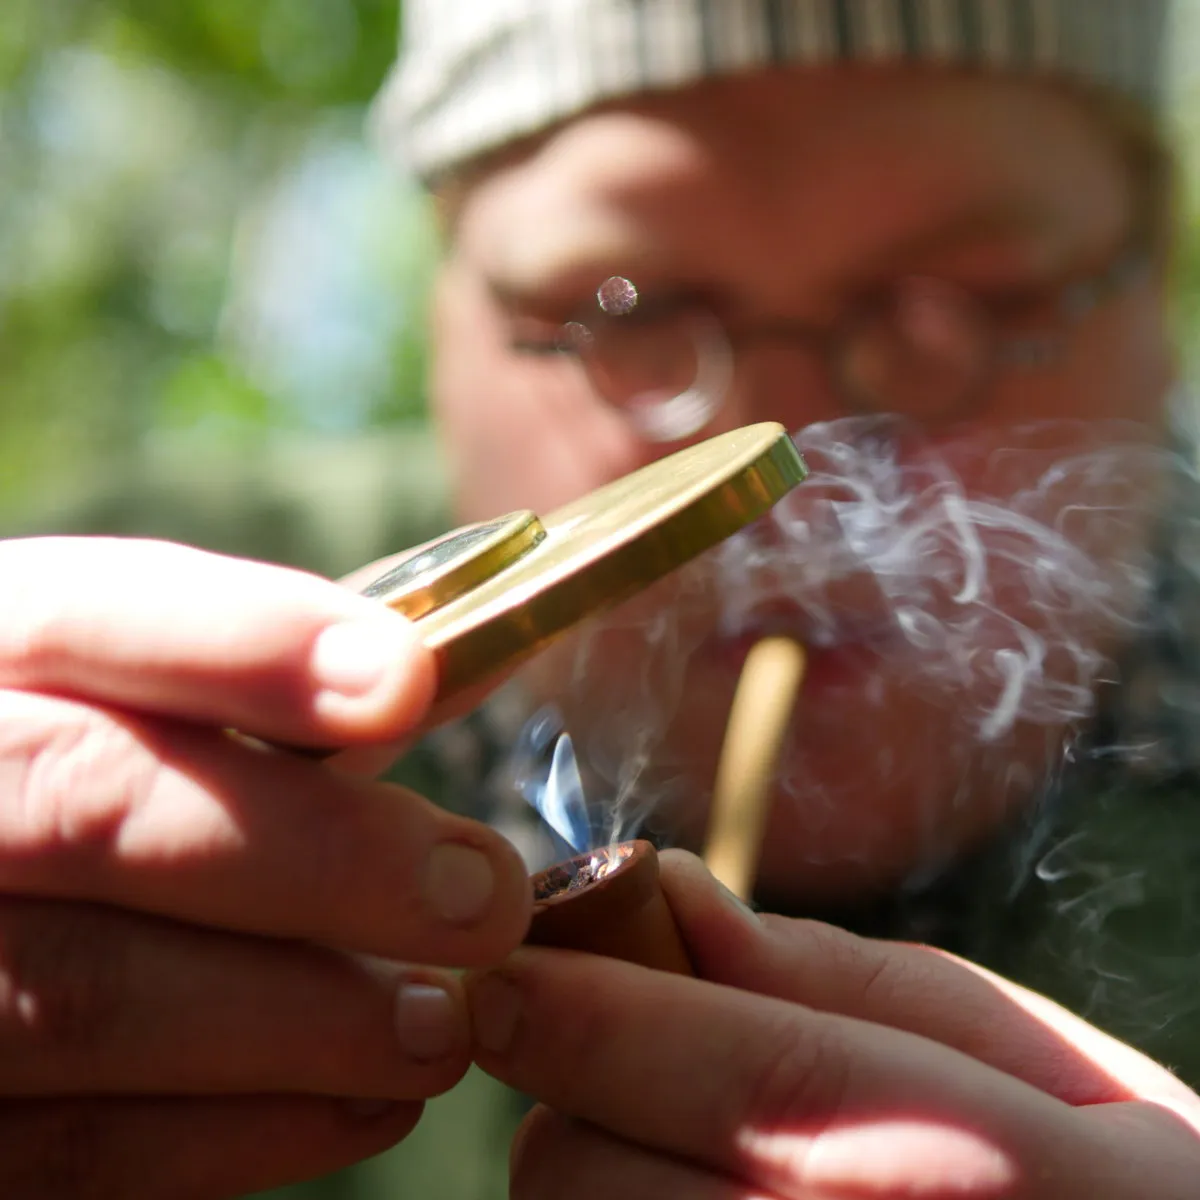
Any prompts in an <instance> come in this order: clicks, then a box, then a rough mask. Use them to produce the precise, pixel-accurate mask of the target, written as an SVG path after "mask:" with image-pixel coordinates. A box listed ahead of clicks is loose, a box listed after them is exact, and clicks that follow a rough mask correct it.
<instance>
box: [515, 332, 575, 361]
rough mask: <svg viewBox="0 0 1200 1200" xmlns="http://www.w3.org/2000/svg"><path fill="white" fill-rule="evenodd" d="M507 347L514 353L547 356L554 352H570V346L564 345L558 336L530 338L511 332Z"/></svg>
mask: <svg viewBox="0 0 1200 1200" xmlns="http://www.w3.org/2000/svg"><path fill="white" fill-rule="evenodd" d="M508 348H509V349H510V350H511V351H512V352H513V353H514V354H530V355H539V356H544V357H546V358H549V357H550V356H551V355H555V354H570V353H571V352H572V347H571V346H569V345H564V344H563V342H562V341H561V340H560V339H559V338H531V337H521V336H519V335H517V334H513V335H512V336H511V337H510V338H509V339H508Z"/></svg>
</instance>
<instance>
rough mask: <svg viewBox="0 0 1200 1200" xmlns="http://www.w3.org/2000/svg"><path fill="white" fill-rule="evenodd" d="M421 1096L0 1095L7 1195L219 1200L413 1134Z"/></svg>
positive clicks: (321, 1169)
mask: <svg viewBox="0 0 1200 1200" xmlns="http://www.w3.org/2000/svg"><path fill="white" fill-rule="evenodd" d="M420 1115H421V1106H420V1105H419V1104H398V1105H394V1106H389V1107H386V1108H383V1109H382V1111H381V1110H380V1108H379V1106H378V1105H375V1104H364V1103H358V1102H354V1101H345V1100H325V1099H315V1098H295V1097H284V1098H280V1097H251V1098H245V1099H231V1100H230V1099H213V1100H99V1099H96V1100H34V1101H4V1102H2V1103H0V1195H4V1196H14V1197H16V1196H19V1197H21V1200H63V1198H64V1197H68V1196H69V1197H71V1200H111V1198H113V1197H120V1198H121V1200H223V1198H225V1197H235V1196H244V1195H246V1194H247V1193H250V1192H259V1191H262V1190H264V1189H266V1188H272V1187H280V1186H282V1185H284V1184H288V1183H294V1182H298V1181H300V1180H303V1179H311V1178H313V1177H315V1176H318V1175H324V1174H327V1173H329V1172H331V1171H335V1170H338V1169H339V1168H341V1167H345V1166H349V1165H350V1164H351V1163H355V1162H358V1161H359V1160H361V1159H363V1158H367V1157H370V1156H372V1155H375V1154H379V1153H381V1152H382V1151H383V1150H385V1149H387V1148H388V1147H389V1146H392V1145H394V1144H395V1143H396V1142H398V1141H400V1140H401V1139H402V1138H404V1137H406V1136H407V1135H408V1134H409V1133H410V1132H411V1131H412V1128H413V1126H415V1125H416V1123H417V1121H418V1119H419V1118H420Z"/></svg>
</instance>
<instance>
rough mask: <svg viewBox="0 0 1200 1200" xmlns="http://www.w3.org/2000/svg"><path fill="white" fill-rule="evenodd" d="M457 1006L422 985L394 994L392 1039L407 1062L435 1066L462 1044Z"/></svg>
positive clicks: (438, 990) (443, 993)
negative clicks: (397, 1040) (393, 1031)
mask: <svg viewBox="0 0 1200 1200" xmlns="http://www.w3.org/2000/svg"><path fill="white" fill-rule="evenodd" d="M462 1025H463V1020H462V1016H461V1015H460V1013H459V1009H458V1006H457V1005H456V1004H455V1003H454V1001H453V999H452V998H451V997H450V995H449V993H448V992H446V991H444V990H443V989H442V988H440V987H434V986H433V985H432V984H424V983H406V984H403V985H402V986H401V988H400V990H399V991H398V992H397V993H396V1036H397V1037H398V1038H399V1039H400V1046H401V1048H402V1049H403V1050H404V1053H405V1054H407V1055H408V1056H409V1058H413V1059H416V1061H417V1062H424V1063H428V1062H437V1060H438V1059H441V1058H445V1057H446V1056H447V1055H448V1054H449V1053H450V1052H451V1051H452V1050H453V1049H454V1047H455V1046H457V1045H462V1044H464V1043H465V1042H466V1040H467V1039H466V1030H465V1029H464V1028H462Z"/></svg>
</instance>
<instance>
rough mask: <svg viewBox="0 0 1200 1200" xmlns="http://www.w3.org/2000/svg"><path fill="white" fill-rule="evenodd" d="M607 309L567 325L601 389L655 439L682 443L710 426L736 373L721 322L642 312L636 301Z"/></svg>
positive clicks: (696, 315) (690, 314)
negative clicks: (588, 319)
mask: <svg viewBox="0 0 1200 1200" xmlns="http://www.w3.org/2000/svg"><path fill="white" fill-rule="evenodd" d="M612 282H613V281H612V280H609V281H608V282H607V283H606V284H605V287H606V288H608V287H609V285H611V284H612ZM623 282H624V281H623ZM610 290H614V289H611V288H610ZM633 294H634V296H636V292H634V293H633ZM603 295H604V288H602V289H601V296H602V297H603ZM601 307H602V308H604V309H605V311H604V312H603V313H602V314H601V315H599V316H598V317H597V318H596V319H595V320H594V321H592V322H590V323H589V324H588V325H587V326H583V325H581V324H578V323H573V324H572V325H570V326H568V327H567V332H568V335H569V337H570V340H571V344H572V346H573V348H574V350H575V351H576V353H578V355H579V358H580V361H581V362H582V363H583V367H584V370H585V371H586V372H587V376H588V380H589V382H590V383H591V386H592V387H593V388H594V389H595V390H596V392H597V393H598V394H599V395H600V396H601V397H602V398H603V399H604V400H606V401H607V402H608V403H609V404H611V405H613V406H614V407H616V408H619V409H621V410H622V411H623V412H625V413H626V415H627V416H628V418H629V420H630V422H631V423H632V424H633V425H634V426H635V427H636V428H637V429H638V431H639V432H640V433H641V434H642V436H644V437H647V438H649V439H651V440H653V441H676V440H679V439H681V438H685V437H689V436H691V435H692V434H694V433H696V432H698V431H699V430H700V429H702V428H703V427H704V426H705V425H707V424H708V422H709V421H711V420H712V418H713V416H714V415H715V414H716V412H717V411H718V409H720V407H721V405H722V404H723V403H724V401H725V397H726V395H727V394H728V391H729V385H730V381H731V376H732V356H731V353H730V349H729V344H728V341H727V339H726V337H725V335H724V333H723V332H722V330H721V327H720V326H719V324H718V323H717V322H716V320H715V319H714V318H712V317H711V316H709V315H708V314H707V313H705V312H703V311H699V310H696V309H694V308H686V309H676V310H671V311H666V312H662V313H655V314H653V315H651V314H647V313H644V312H639V311H638V310H637V306H636V300H635V301H634V303H632V304H629V305H628V306H626V307H624V308H622V309H617V310H616V311H615V312H614V309H613V307H610V306H605V305H604V304H603V303H602V305H601Z"/></svg>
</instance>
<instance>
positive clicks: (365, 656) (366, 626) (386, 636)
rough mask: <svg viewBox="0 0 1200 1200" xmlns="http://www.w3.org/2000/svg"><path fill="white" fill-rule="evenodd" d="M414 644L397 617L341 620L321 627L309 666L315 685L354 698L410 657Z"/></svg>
mask: <svg viewBox="0 0 1200 1200" xmlns="http://www.w3.org/2000/svg"><path fill="white" fill-rule="evenodd" d="M414 644H415V635H414V634H413V632H412V629H411V628H410V626H409V625H408V624H407V623H406V622H405V621H403V620H401V619H400V618H399V617H396V616H385V617H376V618H371V619H368V620H363V621H345V622H343V623H342V624H340V625H330V626H329V628H328V629H324V630H322V631H321V633H320V634H319V635H318V637H317V640H316V643H315V644H314V645H313V649H312V657H311V659H310V660H309V668H310V670H311V671H312V674H313V678H314V680H315V681H316V683H317V685H318V686H319V687H321V688H323V689H324V690H325V691H328V692H335V693H336V694H337V695H339V696H345V697H347V698H349V699H352V700H357V699H361V698H362V697H364V696H369V695H370V694H371V693H372V692H373V691H374V690H375V689H376V688H377V687H379V685H380V684H381V683H383V681H384V680H385V679H386V678H387V677H388V675H389V674H391V672H392V671H394V670H395V669H396V667H397V665H398V664H400V663H402V662H404V661H405V660H407V659H408V658H409V657H411V655H412V652H413V646H414Z"/></svg>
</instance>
